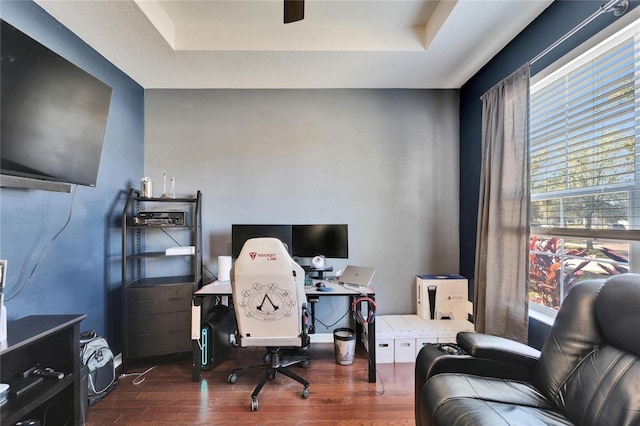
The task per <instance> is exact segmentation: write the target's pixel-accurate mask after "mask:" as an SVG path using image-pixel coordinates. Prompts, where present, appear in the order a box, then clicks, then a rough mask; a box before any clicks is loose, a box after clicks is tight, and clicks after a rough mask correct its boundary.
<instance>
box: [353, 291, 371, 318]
mask: <svg viewBox="0 0 640 426" xmlns="http://www.w3.org/2000/svg"><path fill="white" fill-rule="evenodd" d="M364 302H366V303H367V308H368V311H369V315H368V316H367V319H366V320H365V319H364V317H363V316H362V310H361V309H359V308H358V305H359V304H360V303H364ZM351 311H352V312H353V314H354V315H355V317H356V320H357V321H358V322H359V323H360V324H370V323H371V322H372V321H373V317H374V316H375V314H376V301H375V300H373V299H372V298H370V297H366V296H364V297H357V298H355V299H354V300H353V303H352V304H351Z"/></svg>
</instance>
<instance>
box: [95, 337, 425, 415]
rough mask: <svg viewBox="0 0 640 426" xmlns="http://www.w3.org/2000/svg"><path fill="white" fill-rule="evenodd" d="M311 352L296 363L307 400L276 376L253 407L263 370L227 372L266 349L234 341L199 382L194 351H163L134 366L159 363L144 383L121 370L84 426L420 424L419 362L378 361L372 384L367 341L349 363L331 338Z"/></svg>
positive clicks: (249, 362)
mask: <svg viewBox="0 0 640 426" xmlns="http://www.w3.org/2000/svg"><path fill="white" fill-rule="evenodd" d="M309 351H310V352H309V353H310V355H311V357H312V359H311V363H310V366H309V368H307V369H303V368H301V367H299V366H294V367H292V368H293V369H294V371H295V372H296V373H299V374H300V375H301V376H303V377H304V378H306V379H307V380H308V381H309V382H310V386H309V389H310V391H311V394H310V396H309V399H302V398H301V397H300V391H301V390H302V385H300V384H299V383H297V382H295V381H294V380H291V379H289V378H288V377H285V376H282V375H278V376H277V378H276V380H275V381H270V382H267V384H266V385H265V387H264V388H263V389H262V392H261V393H260V395H259V397H258V400H259V409H258V411H255V412H252V411H251V408H250V401H251V397H250V395H251V392H252V391H253V388H254V387H255V385H256V384H257V382H258V380H259V378H260V377H261V375H262V373H261V372H258V371H251V372H241V373H240V374H239V378H238V381H237V383H235V384H233V385H231V384H229V383H228V382H227V377H228V375H229V370H231V369H232V368H234V367H237V366H242V365H252V364H259V363H260V362H262V356H263V353H264V351H263V349H260V348H234V349H233V350H232V352H231V355H230V356H229V358H228V359H227V360H225V361H224V362H223V363H221V364H220V365H218V366H217V367H215V368H214V369H212V370H209V371H203V372H202V378H203V380H202V382H200V383H195V382H192V381H191V358H190V355H191V354H190V353H185V354H182V355H180V356H178V357H177V358H174V359H172V360H170V361H168V362H167V359H168V358H169V357H165V358H163V359H161V360H154V361H155V362H156V364H153V363H150V362H149V361H147V362H146V363H145V362H140V361H138V362H137V363H136V364H134V365H132V366H131V368H130V369H129V372H130V373H132V372H143V371H145V370H146V369H148V368H150V367H153V365H157V367H155V368H153V369H152V370H151V371H149V372H147V373H146V374H145V379H144V381H142V383H140V384H139V385H134V381H136V379H137V377H136V376H135V375H127V376H126V377H121V378H120V379H119V384H118V385H117V386H116V388H115V389H114V390H113V391H112V392H111V393H109V394H108V395H107V396H105V397H104V398H103V399H101V400H100V401H98V402H97V403H96V404H94V405H93V406H91V407H89V409H88V413H87V422H86V425H87V426H102V425H108V424H116V425H140V426H143V425H144V426H146V425H159V426H164V425H221V424H249V425H251V424H254V425H283V424H295V425H412V424H415V422H414V412H413V392H414V391H413V382H414V380H413V374H414V364H411V363H403V364H378V368H377V370H378V381H377V383H369V382H368V381H367V357H366V353H365V352H364V349H362V347H361V345H358V350H357V352H356V360H355V362H354V363H353V364H352V365H349V366H342V365H338V364H336V362H335V357H334V348H333V343H314V344H312V345H311V348H310V350H309ZM163 361H164V362H163ZM158 362H163V363H161V364H157V363H158ZM138 380H139V379H138Z"/></svg>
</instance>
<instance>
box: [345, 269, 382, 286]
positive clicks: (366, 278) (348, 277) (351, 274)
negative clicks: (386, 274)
mask: <svg viewBox="0 0 640 426" xmlns="http://www.w3.org/2000/svg"><path fill="white" fill-rule="evenodd" d="M375 272H376V268H370V267H368V266H353V265H348V266H347V267H346V268H344V272H343V273H342V275H340V278H338V282H339V283H340V284H342V285H343V286H344V287H346V288H351V289H354V290H360V287H369V284H371V279H372V278H373V274H375Z"/></svg>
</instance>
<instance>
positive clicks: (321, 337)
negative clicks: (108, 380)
mask: <svg viewBox="0 0 640 426" xmlns="http://www.w3.org/2000/svg"><path fill="white" fill-rule="evenodd" d="M229 337H230V339H229V340H234V341H235V336H234V335H230V336H229ZM309 338H310V339H311V343H333V333H318V334H310V335H309ZM113 364H114V366H115V368H116V369H118V368H119V367H120V366H121V365H122V352H120V353H119V354H117V355H116V356H115V357H113Z"/></svg>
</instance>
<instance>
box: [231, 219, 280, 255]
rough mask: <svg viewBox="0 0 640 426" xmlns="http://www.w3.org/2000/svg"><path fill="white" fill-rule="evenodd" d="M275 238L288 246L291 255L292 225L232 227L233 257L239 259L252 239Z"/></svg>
mask: <svg viewBox="0 0 640 426" xmlns="http://www.w3.org/2000/svg"><path fill="white" fill-rule="evenodd" d="M260 237H274V238H278V239H279V240H280V241H282V242H283V243H284V244H285V245H286V246H287V251H288V252H289V254H291V225H240V224H238V225H231V257H233V258H234V259H237V258H238V256H239V255H240V251H241V250H242V246H243V245H244V243H245V241H247V240H248V239H250V238H260Z"/></svg>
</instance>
